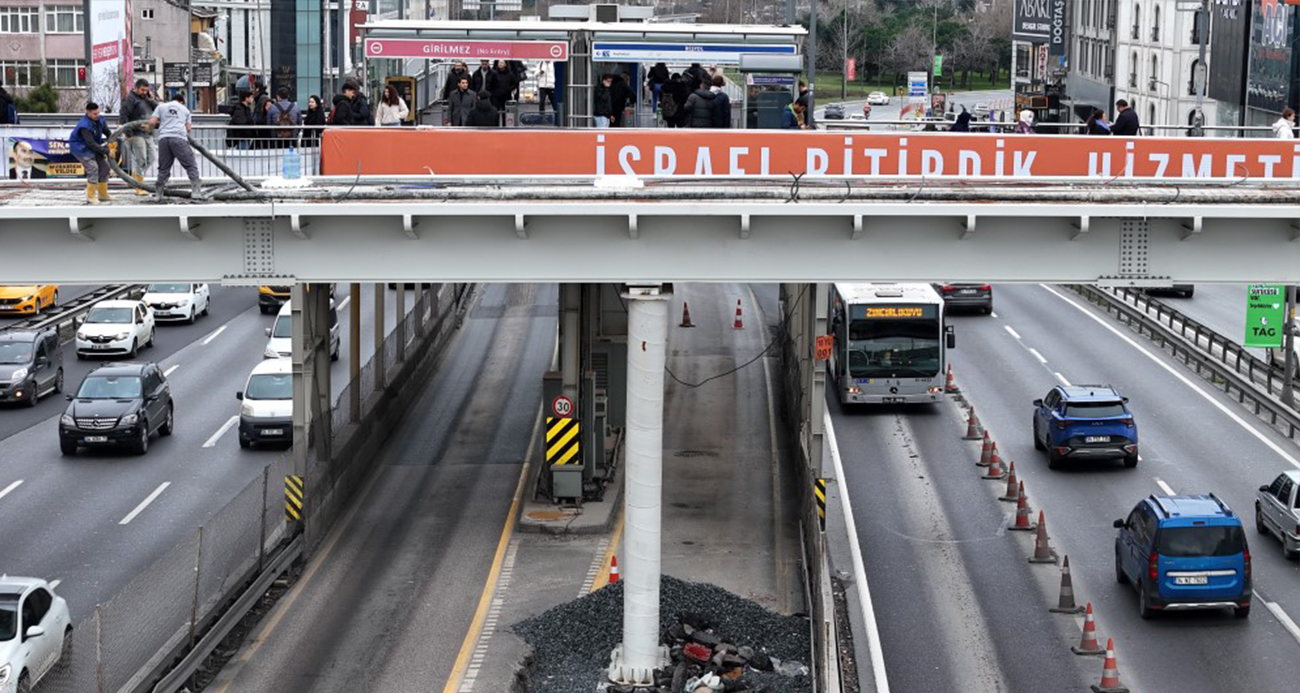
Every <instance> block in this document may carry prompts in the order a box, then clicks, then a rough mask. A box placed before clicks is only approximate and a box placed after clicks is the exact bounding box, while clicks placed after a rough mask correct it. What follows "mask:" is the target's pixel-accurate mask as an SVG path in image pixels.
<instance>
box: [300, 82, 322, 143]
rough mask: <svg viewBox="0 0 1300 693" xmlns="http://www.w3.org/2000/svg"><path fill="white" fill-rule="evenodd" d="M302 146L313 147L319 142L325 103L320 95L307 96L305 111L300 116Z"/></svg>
mask: <svg viewBox="0 0 1300 693" xmlns="http://www.w3.org/2000/svg"><path fill="white" fill-rule="evenodd" d="M302 124H303V126H304V127H303V132H302V146H304V147H315V146H317V145H319V144H320V138H321V134H322V133H323V131H324V130H325V104H324V103H321V100H320V97H319V96H317V95H315V94H312V95H311V96H308V97H307V113H306V114H304V115H303V117H302Z"/></svg>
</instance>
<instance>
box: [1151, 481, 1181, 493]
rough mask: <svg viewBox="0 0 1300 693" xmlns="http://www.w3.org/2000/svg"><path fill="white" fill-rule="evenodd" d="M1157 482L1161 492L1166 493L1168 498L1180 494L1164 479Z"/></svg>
mask: <svg viewBox="0 0 1300 693" xmlns="http://www.w3.org/2000/svg"><path fill="white" fill-rule="evenodd" d="M1155 482H1156V486H1159V487H1160V490H1161V491H1164V492H1165V495H1166V496H1176V495H1178V492H1177V491H1175V490H1174V487H1173V486H1170V485H1169V484H1166V483H1165V480H1164V479H1156V480H1155Z"/></svg>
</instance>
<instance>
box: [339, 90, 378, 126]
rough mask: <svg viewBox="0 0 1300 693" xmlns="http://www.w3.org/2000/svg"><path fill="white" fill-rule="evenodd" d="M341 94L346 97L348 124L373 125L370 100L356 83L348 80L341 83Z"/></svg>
mask: <svg viewBox="0 0 1300 693" xmlns="http://www.w3.org/2000/svg"><path fill="white" fill-rule="evenodd" d="M343 96H345V97H346V98H347V106H348V111H349V113H348V119H349V122H348V123H347V124H348V125H374V124H375V119H374V118H373V117H371V115H370V102H369V101H368V100H366V95H365V94H362V93H361V89H360V88H358V87H357V85H356V84H354V83H352V82H348V83H347V84H344V85H343Z"/></svg>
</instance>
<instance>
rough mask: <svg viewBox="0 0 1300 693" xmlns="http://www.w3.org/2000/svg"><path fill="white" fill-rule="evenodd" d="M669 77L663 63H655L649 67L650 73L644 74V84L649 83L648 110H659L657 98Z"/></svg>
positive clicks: (655, 111)
mask: <svg viewBox="0 0 1300 693" xmlns="http://www.w3.org/2000/svg"><path fill="white" fill-rule="evenodd" d="M670 77H671V75H670V73H669V72H668V65H666V64H664V63H655V64H654V67H652V68H650V74H649V75H647V76H646V80H645V81H646V84H648V85H650V112H651V113H658V112H659V99H660V98H662V96H663V92H664V85H665V84H667V83H668V80H669V78H670Z"/></svg>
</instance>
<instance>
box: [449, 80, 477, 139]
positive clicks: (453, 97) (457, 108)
mask: <svg viewBox="0 0 1300 693" xmlns="http://www.w3.org/2000/svg"><path fill="white" fill-rule="evenodd" d="M469 79H470V77H469V75H468V74H465V75H461V76H460V81H459V82H457V83H456V89H455V91H453V92H451V94H449V95H448V96H447V115H446V118H445V119H444V122H443V124H444V125H450V126H451V127H464V126H466V125H469V116H470V114H471V113H473V112H474V102H475V101H476V100H477V99H478V95H476V94H475V93H474V92H472V91H470V89H469Z"/></svg>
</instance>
